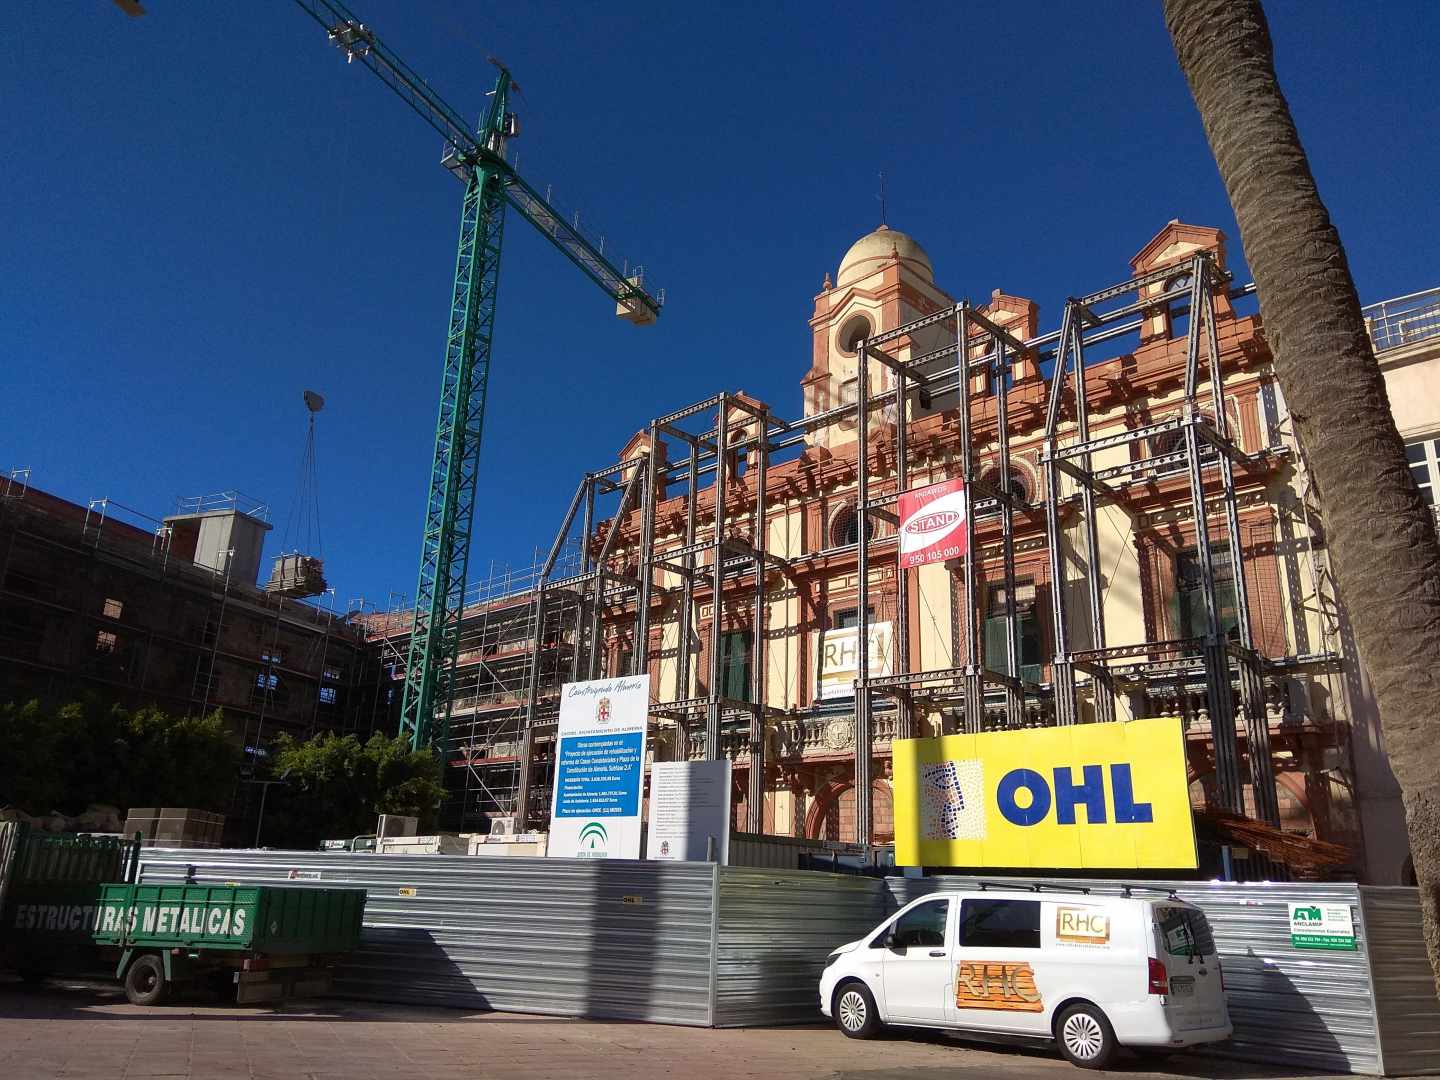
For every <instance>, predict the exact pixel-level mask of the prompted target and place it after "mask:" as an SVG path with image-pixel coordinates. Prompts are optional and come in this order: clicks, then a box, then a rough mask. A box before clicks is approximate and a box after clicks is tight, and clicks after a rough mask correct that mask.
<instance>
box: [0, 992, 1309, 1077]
mask: <svg viewBox="0 0 1440 1080" xmlns="http://www.w3.org/2000/svg"><path fill="white" fill-rule="evenodd" d="M1165 1068H1166V1069H1167V1070H1170V1071H1167V1072H1163V1073H1154V1072H1148V1071H1146V1069H1145V1068H1144V1067H1143V1066H1141V1065H1140V1064H1139V1063H1138V1062H1136V1061H1132V1060H1126V1061H1124V1062H1123V1063H1122V1064H1121V1065H1120V1067H1119V1069H1118V1070H1117V1071H1118V1072H1119V1073H1120V1074H1122V1075H1124V1076H1126V1077H1127V1078H1133V1080H1146V1078H1150V1077H1164V1076H1170V1077H1174V1076H1180V1077H1188V1078H1200V1077H1225V1078H1233V1080H1240V1078H1262V1077H1264V1078H1276V1080H1278V1078H1279V1077H1281V1076H1284V1075H1286V1074H1283V1073H1279V1072H1276V1071H1274V1070H1268V1069H1264V1068H1260V1067H1252V1066H1244V1065H1238V1066H1237V1065H1232V1064H1229V1063H1225V1062H1221V1061H1216V1060H1212V1059H1208V1058H1202V1057H1194V1056H1185V1057H1176V1058H1174V1059H1171V1060H1170V1061H1169V1062H1166V1064H1165ZM1087 1075H1091V1074H1088V1073H1083V1072H1080V1071H1079V1070H1076V1069H1073V1068H1072V1067H1071V1066H1070V1065H1068V1064H1066V1063H1065V1062H1063V1061H1061V1060H1059V1059H1058V1058H1056V1057H1054V1056H1052V1055H1051V1054H1049V1053H1047V1052H1045V1051H1042V1050H1035V1049H1029V1048H1008V1047H994V1046H989V1047H987V1046H983V1045H981V1044H977V1043H967V1042H960V1041H956V1040H952V1039H948V1038H946V1037H944V1036H928V1035H925V1034H923V1033H917V1034H905V1035H896V1036H886V1037H882V1038H880V1039H877V1040H874V1041H870V1042H855V1041H853V1040H850V1039H846V1038H844V1037H843V1036H841V1035H840V1034H839V1032H837V1031H835V1030H834V1029H832V1028H823V1027H810V1028H778V1029H776V1028H770V1029H754V1030H746V1031H709V1030H703V1029H699V1028H680V1027H665V1026H662V1025H658V1024H622V1023H605V1022H591V1021H581V1020H556V1019H551V1018H547V1017H535V1016H519V1015H514V1014H501V1013H489V1014H475V1013H466V1012H461V1011H457V1010H451V1009H416V1008H409V1007H402V1006H374V1005H363V1004H353V1003H337V1002H323V1003H322V1002H317V1003H308V1004H304V1005H292V1006H290V1007H288V1008H286V1009H285V1010H283V1011H278V1010H270V1009H261V1008H236V1007H234V1006H229V1007H225V1006H218V1005H205V1004H202V1003H198V1002H196V1003H189V1004H184V1005H174V1006H168V1007H161V1008H154V1009H141V1008H136V1007H134V1006H131V1005H129V1004H127V1003H126V1002H125V999H124V997H123V996H122V995H120V993H119V992H118V991H117V990H115V989H113V988H111V987H109V986H107V985H103V984H95V983H52V984H50V985H49V986H47V987H45V988H43V989H39V990H35V989H31V988H28V987H22V986H20V985H19V984H17V983H0V1077H4V1078H5V1080H51V1078H62V1077H63V1078H65V1080H133V1078H139V1077H186V1078H195V1080H200V1078H204V1080H212V1078H213V1080H265V1078H271V1077H273V1078H276V1080H281V1078H283V1080H311V1078H314V1080H320V1078H332V1077H333V1078H336V1080H340V1078H344V1080H381V1078H383V1080H450V1078H452V1077H455V1078H459V1077H464V1078H465V1080H490V1078H495V1080H510V1078H514V1080H540V1078H546V1077H555V1078H557V1080H558V1078H563V1080H621V1078H623V1080H641V1078H646V1077H652V1076H653V1077H667V1076H674V1077H682V1078H684V1080H712V1078H714V1080H721V1078H723V1080H741V1078H748V1077H784V1078H786V1080H811V1078H814V1080H822V1078H823V1080H902V1078H903V1080H942V1078H946V1077H966V1076H973V1077H977V1078H978V1077H997V1078H1001V1080H1012V1078H1013V1080H1030V1078H1035V1080H1080V1078H1082V1077H1084V1076H1087ZM1312 1080H1313V1077H1312Z"/></svg>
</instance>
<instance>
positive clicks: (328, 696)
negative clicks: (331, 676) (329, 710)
mask: <svg viewBox="0 0 1440 1080" xmlns="http://www.w3.org/2000/svg"><path fill="white" fill-rule="evenodd" d="M336 696H337V695H336V692H335V687H333V686H322V687H320V704H321V705H334V704H335V698H336Z"/></svg>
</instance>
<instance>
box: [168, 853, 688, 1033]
mask: <svg viewBox="0 0 1440 1080" xmlns="http://www.w3.org/2000/svg"><path fill="white" fill-rule="evenodd" d="M187 866H193V867H195V879H196V880H197V881H199V882H201V883H202V884H210V883H218V882H224V881H238V882H242V883H245V884H286V885H298V886H314V887H324V886H336V885H353V886H358V887H362V888H364V889H366V890H367V894H368V895H367V900H366V904H365V924H364V929H363V930H362V932H361V939H360V947H359V949H358V950H357V951H356V952H355V953H353V954H351V956H350V957H349V958H348V959H347V960H346V961H345V962H344V964H343V965H342V966H341V967H340V968H339V969H337V972H336V978H335V993H336V994H337V995H340V996H344V997H352V998H360V999H362V1000H367V1001H390V1002H401V1003H405V1004H428V1005H453V1006H459V1007H462V1008H470V1009H487V1010H491V1009H493V1010H497V1011H501V1012H528V1013H544V1014H550V1015H558V1016H590V1017H608V1018H614V1019H626V1020H652V1021H661V1022H665V1023H674V1024H700V1025H708V1024H709V1023H710V1021H711V1000H710V985H711V983H710V980H711V958H712V950H711V933H712V926H711V920H712V890H713V887H714V868H713V867H712V866H711V865H709V864H704V863H660V862H631V861H621V860H608V859H606V860H601V859H597V860H594V861H586V860H574V859H519V858H515V859H511V858H506V859H477V858H470V857H468V856H447V855H409V856H407V855H375V854H340V853H335V854H330V853H320V852H305V851H209V850H205V851H196V850H168V851H167V850H160V849H149V850H146V851H144V852H143V853H142V855H141V862H140V880H141V881H147V882H153V881H178V880H181V879H183V877H184V875H185V870H186V867H187Z"/></svg>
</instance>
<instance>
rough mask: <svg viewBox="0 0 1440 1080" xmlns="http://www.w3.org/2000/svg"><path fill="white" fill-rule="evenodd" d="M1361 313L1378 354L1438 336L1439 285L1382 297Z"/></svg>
mask: <svg viewBox="0 0 1440 1080" xmlns="http://www.w3.org/2000/svg"><path fill="white" fill-rule="evenodd" d="M1361 313H1362V314H1363V315H1364V316H1365V326H1366V328H1367V329H1368V330H1369V331H1370V341H1371V343H1372V344H1373V345H1374V346H1375V351H1376V352H1377V353H1379V352H1384V351H1385V350H1386V349H1396V348H1399V347H1400V346H1401V345H1412V344H1414V343H1415V342H1417V341H1424V340H1425V339H1426V338H1433V337H1440V288H1435V289H1426V290H1425V291H1424V292H1417V293H1411V294H1410V295H1409V296H1397V297H1395V298H1394V299H1393V300H1382V301H1380V302H1379V303H1378V304H1371V305H1370V306H1369V307H1366V308H1362V309H1361Z"/></svg>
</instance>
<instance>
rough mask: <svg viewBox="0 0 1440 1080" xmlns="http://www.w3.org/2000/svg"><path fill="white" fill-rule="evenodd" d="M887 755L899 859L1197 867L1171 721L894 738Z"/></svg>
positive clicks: (1177, 732) (1093, 928)
mask: <svg viewBox="0 0 1440 1080" xmlns="http://www.w3.org/2000/svg"><path fill="white" fill-rule="evenodd" d="M893 752H894V793H895V861H896V863H898V864H899V865H901V866H974V867H984V866H1009V867H1047V868H1049V867H1066V868H1075V869H1089V868H1097V869H1098V868H1101V867H1105V868H1116V869H1139V868H1142V867H1150V868H1173V869H1194V867H1195V866H1196V851H1195V827H1194V821H1193V818H1192V816H1191V812H1190V796H1189V784H1188V780H1187V777H1186V769H1185V744H1184V735H1183V732H1182V731H1181V727H1180V721H1179V719H1178V718H1175V717H1167V718H1162V719H1154V720H1130V721H1125V722H1121V723H1113V724H1076V725H1073V726H1070V727H1059V728H1040V729H1034V730H1024V731H999V732H992V733H989V734H984V735H945V736H942V737H941V738H938V739H897V740H895V742H894V744H893ZM1065 929H1066V930H1068V931H1070V933H1071V937H1072V940H1074V939H1083V938H1085V937H1089V938H1091V939H1092V940H1093V939H1094V938H1097V937H1099V936H1100V928H1099V927H1098V926H1097V925H1094V924H1091V925H1090V926H1086V927H1082V926H1081V925H1080V924H1079V923H1078V922H1077V923H1075V924H1072V925H1071V926H1068V927H1065ZM1106 933H1108V928H1107V930H1106Z"/></svg>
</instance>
